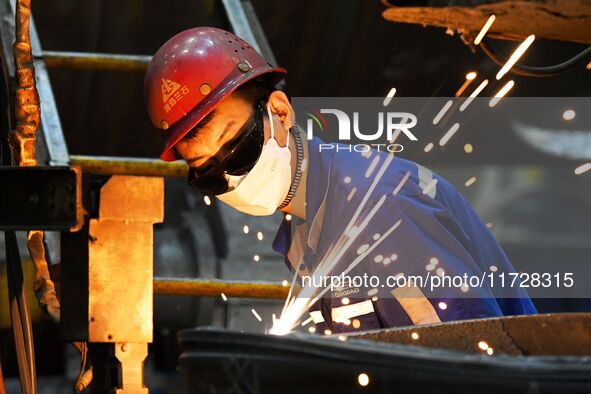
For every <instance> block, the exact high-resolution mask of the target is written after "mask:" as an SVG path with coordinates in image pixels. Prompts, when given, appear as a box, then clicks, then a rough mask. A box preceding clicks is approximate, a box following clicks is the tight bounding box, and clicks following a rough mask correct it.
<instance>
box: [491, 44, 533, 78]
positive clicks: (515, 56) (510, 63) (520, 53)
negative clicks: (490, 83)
mask: <svg viewBox="0 0 591 394" xmlns="http://www.w3.org/2000/svg"><path fill="white" fill-rule="evenodd" d="M535 39H536V36H535V35H533V34H532V35H530V36H528V37H527V38H526V39H525V40H524V41H523V42H522V43H521V44H520V45H519V46H518V47H517V49H516V50H515V52H513V54H512V55H511V57H509V60H507V63H505V65H504V66H503V67H502V68H501V69H500V70H499V72H498V73H497V81H498V80H499V79H501V78H503V76H504V75H505V74H507V73H508V72H509V70H510V69H511V67H513V66H514V65H515V63H517V61H518V60H519V58H520V57H521V56H523V54H524V53H525V51H527V48H529V46H530V45H531V44H532V42H534V40H535Z"/></svg>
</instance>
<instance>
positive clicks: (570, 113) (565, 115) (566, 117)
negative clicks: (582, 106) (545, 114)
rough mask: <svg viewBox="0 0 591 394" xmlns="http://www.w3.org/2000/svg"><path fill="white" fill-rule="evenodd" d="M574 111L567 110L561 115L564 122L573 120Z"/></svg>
mask: <svg viewBox="0 0 591 394" xmlns="http://www.w3.org/2000/svg"><path fill="white" fill-rule="evenodd" d="M575 115H576V114H575V111H574V110H572V109H567V110H566V111H564V113H563V114H562V119H564V120H573V119H574V118H575Z"/></svg>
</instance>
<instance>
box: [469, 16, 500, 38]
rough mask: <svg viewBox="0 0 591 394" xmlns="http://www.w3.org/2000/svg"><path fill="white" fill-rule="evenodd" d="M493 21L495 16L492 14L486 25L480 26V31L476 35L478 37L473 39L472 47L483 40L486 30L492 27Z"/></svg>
mask: <svg viewBox="0 0 591 394" xmlns="http://www.w3.org/2000/svg"><path fill="white" fill-rule="evenodd" d="M495 19H496V16H495V15H494V14H493V15H491V16H489V18H488V20H487V21H486V23H485V24H484V26H482V29H480V33H478V35H477V36H476V38H475V39H474V45H478V44H480V41H482V39H483V38H484V36H485V34H486V33H487V32H488V29H490V27H491V26H492V24H493V22H494V21H495Z"/></svg>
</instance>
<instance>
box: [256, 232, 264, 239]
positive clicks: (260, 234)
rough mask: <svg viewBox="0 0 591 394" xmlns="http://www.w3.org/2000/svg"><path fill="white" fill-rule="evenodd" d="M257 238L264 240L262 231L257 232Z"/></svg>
mask: <svg viewBox="0 0 591 394" xmlns="http://www.w3.org/2000/svg"><path fill="white" fill-rule="evenodd" d="M257 239H258V240H259V241H262V240H263V233H262V232H261V231H259V232H258V233H257Z"/></svg>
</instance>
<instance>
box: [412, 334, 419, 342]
mask: <svg viewBox="0 0 591 394" xmlns="http://www.w3.org/2000/svg"><path fill="white" fill-rule="evenodd" d="M410 337H411V338H412V339H414V340H415V341H416V340H417V339H419V333H418V332H413V333H412V334H410Z"/></svg>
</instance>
